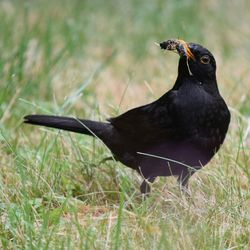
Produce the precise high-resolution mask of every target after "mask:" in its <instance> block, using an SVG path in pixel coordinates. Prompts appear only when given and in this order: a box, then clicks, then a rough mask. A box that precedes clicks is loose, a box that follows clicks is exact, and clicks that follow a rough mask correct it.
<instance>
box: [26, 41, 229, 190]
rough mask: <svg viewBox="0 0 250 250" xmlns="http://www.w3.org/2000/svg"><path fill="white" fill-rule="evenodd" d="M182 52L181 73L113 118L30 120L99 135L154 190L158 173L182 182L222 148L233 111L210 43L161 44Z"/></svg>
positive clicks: (29, 118) (145, 187)
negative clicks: (152, 95) (160, 91)
mask: <svg viewBox="0 0 250 250" xmlns="http://www.w3.org/2000/svg"><path fill="white" fill-rule="evenodd" d="M159 45H160V47H161V48H162V49H167V50H176V51H177V52H178V53H179V55H180V60H179V66H178V77H177V79H176V82H175V84H174V86H173V88H172V89H171V90H169V91H168V92H167V93H165V94H164V95H163V96H162V97H160V98H159V99H158V100H156V101H154V102H152V103H150V104H147V105H144V106H141V107H137V108H134V109H132V110H129V111H127V112H126V113H124V114H122V115H120V116H118V117H114V118H110V119H109V120H108V122H96V121H90V120H82V119H75V118H69V117H58V116H46V115H28V116H26V117H25V118H24V119H25V123H29V124H34V125H42V126H47V127H53V128H59V129H63V130H68V131H73V132H77V133H82V134H87V135H92V136H96V137H98V138H99V139H101V140H102V141H103V142H104V143H105V144H106V145H107V146H108V147H109V149H110V150H111V152H112V153H113V155H114V157H115V159H116V160H118V161H120V162H122V163H123V164H124V165H126V166H128V167H130V168H133V169H135V170H136V171H137V172H138V173H139V174H141V175H142V176H143V178H144V181H143V183H142V185H141V192H142V193H148V192H149V191H150V185H149V182H153V181H154V180H155V178H156V177H157V176H170V175H175V176H177V177H178V181H179V182H180V184H181V186H182V187H184V188H185V187H186V186H187V183H188V179H189V177H190V176H191V175H192V174H193V173H194V172H195V171H196V170H198V169H200V168H201V167H203V166H205V165H206V164H207V163H208V162H209V161H210V160H211V158H212V157H213V156H214V154H215V153H216V152H217V151H218V150H219V148H220V146H221V144H222V143H223V141H224V138H225V136H226V133H227V130H228V126H229V122H230V113H229V110H228V108H227V105H226V103H225V101H224V100H223V98H222V97H221V95H220V93H219V90H218V86H217V81H216V62H215V59H214V57H213V55H212V54H211V52H209V51H208V50H207V49H206V48H204V47H202V46H201V45H199V44H195V43H186V42H184V41H182V40H168V41H166V42H162V43H160V44H159Z"/></svg>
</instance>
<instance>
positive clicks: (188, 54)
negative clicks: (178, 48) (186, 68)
mask: <svg viewBox="0 0 250 250" xmlns="http://www.w3.org/2000/svg"><path fill="white" fill-rule="evenodd" d="M178 41H179V43H181V44H182V45H183V47H184V48H185V51H186V55H187V58H188V59H190V58H191V59H193V60H194V61H195V56H194V54H193V53H192V52H191V50H190V48H189V47H188V43H187V42H185V41H184V40H181V39H178Z"/></svg>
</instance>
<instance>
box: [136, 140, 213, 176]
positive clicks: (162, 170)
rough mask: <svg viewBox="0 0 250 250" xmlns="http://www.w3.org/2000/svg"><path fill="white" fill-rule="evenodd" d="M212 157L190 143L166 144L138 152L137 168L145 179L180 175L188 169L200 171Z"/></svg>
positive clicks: (210, 153) (206, 151)
mask: <svg viewBox="0 0 250 250" xmlns="http://www.w3.org/2000/svg"><path fill="white" fill-rule="evenodd" d="M213 155H214V153H213V152H212V151H211V152H208V150H204V149H202V148H199V147H197V146H195V145H193V144H192V143H190V142H182V143H180V142H166V143H161V144H156V145H154V146H152V147H148V148H145V149H144V150H142V151H141V152H138V165H139V166H138V167H139V171H141V174H142V175H144V176H145V177H148V176H170V175H180V174H181V173H182V171H183V170H186V169H188V168H190V169H200V168H201V167H203V166H204V165H206V164H207V163H208V162H209V161H210V159H211V158H212V156H213Z"/></svg>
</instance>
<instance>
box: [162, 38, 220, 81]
mask: <svg viewBox="0 0 250 250" xmlns="http://www.w3.org/2000/svg"><path fill="white" fill-rule="evenodd" d="M159 45H160V47H161V49H165V50H170V51H177V52H178V54H179V55H180V60H179V68H178V75H179V76H183V77H186V76H193V77H195V78H196V79H197V80H198V81H199V82H201V83H206V82H216V74H215V72H216V62H215V59H214V57H213V55H212V53H211V52H210V51H209V50H207V49H206V48H204V47H203V46H201V45H199V44H196V43H187V42H185V41H183V40H180V39H171V40H168V41H165V42H162V43H160V44H159Z"/></svg>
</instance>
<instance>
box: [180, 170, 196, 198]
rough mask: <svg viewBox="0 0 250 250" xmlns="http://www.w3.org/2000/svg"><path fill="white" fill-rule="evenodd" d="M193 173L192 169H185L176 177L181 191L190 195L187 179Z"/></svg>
mask: <svg viewBox="0 0 250 250" xmlns="http://www.w3.org/2000/svg"><path fill="white" fill-rule="evenodd" d="M193 174H194V171H193V170H190V169H187V170H185V171H182V172H181V174H180V175H179V177H178V179H177V181H178V183H179V185H180V188H181V191H182V192H184V193H185V194H187V195H190V192H189V189H188V180H189V178H190V177H191V176H192V175H193Z"/></svg>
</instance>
